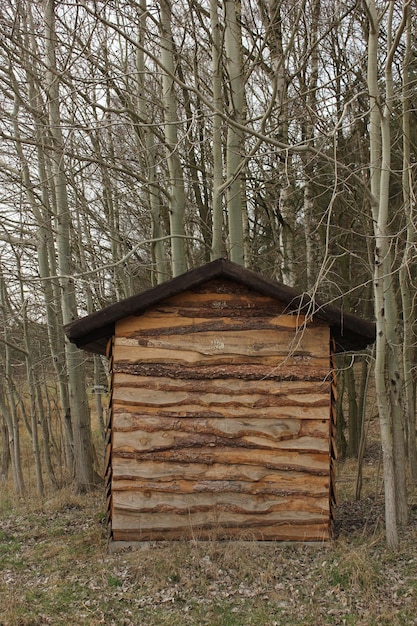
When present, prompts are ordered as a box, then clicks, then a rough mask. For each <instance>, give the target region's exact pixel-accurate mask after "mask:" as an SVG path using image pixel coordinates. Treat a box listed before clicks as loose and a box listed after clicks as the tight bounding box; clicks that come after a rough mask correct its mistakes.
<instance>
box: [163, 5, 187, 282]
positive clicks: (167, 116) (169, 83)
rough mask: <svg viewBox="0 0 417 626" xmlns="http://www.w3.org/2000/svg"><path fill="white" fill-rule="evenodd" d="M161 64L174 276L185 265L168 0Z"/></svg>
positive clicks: (182, 201) (164, 12)
mask: <svg viewBox="0 0 417 626" xmlns="http://www.w3.org/2000/svg"><path fill="white" fill-rule="evenodd" d="M160 14H161V65H162V68H164V69H163V70H162V101H163V105H164V122H165V124H164V132H165V144H166V155H167V156H166V158H167V163H168V171H169V178H170V193H171V198H170V210H169V222H170V230H171V232H170V235H171V263H172V275H173V276H178V275H179V274H182V273H183V272H185V271H186V269H187V264H186V258H185V244H184V242H185V227H184V220H185V191H184V178H183V172H182V167H181V161H180V158H179V155H178V115H177V96H176V93H175V85H174V80H173V78H172V76H173V75H174V72H175V70H174V44H173V39H172V32H171V1H170V0H161V3H160Z"/></svg>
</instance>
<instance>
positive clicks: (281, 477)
mask: <svg viewBox="0 0 417 626" xmlns="http://www.w3.org/2000/svg"><path fill="white" fill-rule="evenodd" d="M119 469H120V468H119ZM112 490H113V491H125V492H128V491H135V492H142V493H149V492H151V493H158V492H159V493H165V494H168V496H169V495H170V494H173V493H182V494H188V493H206V492H212V493H217V494H228V493H243V494H252V495H258V496H287V497H288V496H293V495H294V496H299V497H300V496H302V497H304V496H308V497H318V496H321V497H327V498H328V497H329V480H328V478H327V477H323V476H311V477H310V476H309V478H308V480H306V478H305V476H303V475H302V474H301V473H300V472H292V475H291V476H287V475H285V474H284V473H283V472H276V473H275V475H274V474H268V475H267V476H265V477H264V478H261V479H260V480H225V479H224V478H223V479H221V480H204V479H202V480H185V479H184V478H183V477H182V476H179V477H178V478H177V479H173V480H164V481H161V480H153V479H152V478H150V479H148V480H143V479H138V478H131V477H119V476H117V475H116V476H115V475H113V479H112Z"/></svg>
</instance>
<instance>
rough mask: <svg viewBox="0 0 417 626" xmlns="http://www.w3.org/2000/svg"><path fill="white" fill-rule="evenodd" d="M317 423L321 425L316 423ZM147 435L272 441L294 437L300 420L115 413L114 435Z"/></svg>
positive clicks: (299, 429)
mask: <svg viewBox="0 0 417 626" xmlns="http://www.w3.org/2000/svg"><path fill="white" fill-rule="evenodd" d="M318 423H320V422H318ZM137 430H139V431H142V432H147V433H161V434H162V433H166V432H169V431H171V432H172V433H174V432H176V431H181V432H183V433H202V434H210V435H217V436H226V437H230V438H239V437H244V436H247V435H258V436H263V437H270V438H273V439H275V440H279V439H290V438H293V437H297V436H299V434H300V431H301V420H296V419H293V420H279V419H277V420H275V419H263V418H261V417H259V418H255V419H250V418H249V419H247V420H244V419H239V418H235V419H230V420H226V419H224V418H213V419H207V418H206V419H205V418H203V419H199V418H196V419H193V418H178V419H173V418H161V417H159V416H156V417H153V416H152V417H149V416H146V415H145V416H144V415H141V414H138V413H135V414H133V415H132V414H131V413H128V412H126V413H118V414H117V418H116V420H115V424H114V431H115V432H131V433H132V435H133V436H135V434H134V431H137Z"/></svg>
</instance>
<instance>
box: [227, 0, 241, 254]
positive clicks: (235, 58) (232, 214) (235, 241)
mask: <svg viewBox="0 0 417 626" xmlns="http://www.w3.org/2000/svg"><path fill="white" fill-rule="evenodd" d="M240 12H241V5H240V0H235V1H230V0H226V1H225V2H224V13H225V35H224V40H225V52H226V69H227V80H228V88H229V111H228V114H229V116H230V117H231V118H232V119H233V120H235V121H237V122H241V121H242V109H243V104H244V99H243V98H244V80H243V67H242V39H241V29H240V24H239V20H240ZM226 152H227V156H226V175H227V181H228V186H227V215H228V223H229V246H230V258H231V260H232V261H234V262H235V263H239V265H244V264H245V259H244V247H243V216H242V199H241V181H240V174H239V169H240V165H241V161H242V156H243V134H242V131H241V130H239V129H237V128H235V127H234V126H232V125H231V124H229V126H228V129H227V148H226Z"/></svg>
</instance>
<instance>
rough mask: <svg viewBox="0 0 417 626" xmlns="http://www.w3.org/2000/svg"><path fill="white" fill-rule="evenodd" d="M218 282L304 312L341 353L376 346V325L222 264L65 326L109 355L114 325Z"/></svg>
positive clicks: (80, 342) (81, 343) (75, 338)
mask: <svg viewBox="0 0 417 626" xmlns="http://www.w3.org/2000/svg"><path fill="white" fill-rule="evenodd" d="M218 278H223V279H227V280H230V281H232V282H235V283H237V284H240V285H244V286H246V287H248V288H250V289H253V290H254V291H257V292H258V293H261V294H262V295H266V296H270V297H271V298H275V299H276V300H277V301H279V302H281V303H283V304H284V305H285V307H286V311H287V312H288V313H300V314H302V315H306V316H307V317H309V318H314V319H317V320H322V321H324V322H326V323H327V324H328V325H329V327H330V330H331V335H332V338H333V339H334V341H335V345H336V352H346V351H358V350H363V349H364V348H366V347H367V346H368V345H370V344H372V343H373V342H374V341H375V324H374V323H373V322H370V321H368V320H364V319H362V318H360V317H357V316H356V315H352V314H350V313H345V312H343V311H342V310H341V309H339V308H337V307H335V306H333V305H329V304H324V303H322V302H319V301H318V300H316V299H312V298H311V296H309V295H308V294H307V293H300V292H297V291H296V290H295V289H293V288H291V287H287V286H285V285H283V284H282V283H278V282H275V281H273V280H270V279H267V278H264V277H263V276H261V275H260V274H257V273H255V272H252V271H251V270H248V269H246V268H244V267H242V266H240V265H237V264H236V263H232V262H231V261H228V260H225V259H217V260H215V261H212V262H211V263H207V264H206V265H203V266H201V267H198V268H196V269H193V270H190V271H188V272H185V273H184V274H181V275H180V276H177V277H176V278H173V279H171V280H168V281H166V282H164V283H162V284H160V285H157V286H156V287H152V288H151V289H147V290H146V291H143V292H141V293H139V294H136V295H134V296H131V297H130V298H126V299H125V300H121V301H120V302H116V303H115V304H112V305H110V306H108V307H106V308H104V309H101V310H100V311H97V312H95V313H91V314H90V315H87V316H85V317H82V318H80V319H78V320H74V321H73V322H71V323H70V324H67V325H66V326H65V333H66V335H67V337H68V339H69V340H70V341H71V342H72V343H75V344H76V345H77V346H78V347H79V348H82V349H83V350H87V351H89V352H93V353H96V354H106V346H107V342H108V340H109V339H110V338H111V337H112V336H113V334H114V329H115V324H116V322H118V321H119V320H121V319H123V318H125V317H129V316H130V315H141V314H142V313H144V312H145V311H146V310H147V309H149V308H150V307H152V306H156V305H158V304H160V303H161V302H163V301H164V300H167V299H168V298H170V297H172V296H175V295H177V294H180V293H183V292H185V291H187V290H190V289H194V288H196V287H199V286H200V285H202V284H204V283H206V282H208V281H210V280H215V279H218Z"/></svg>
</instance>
